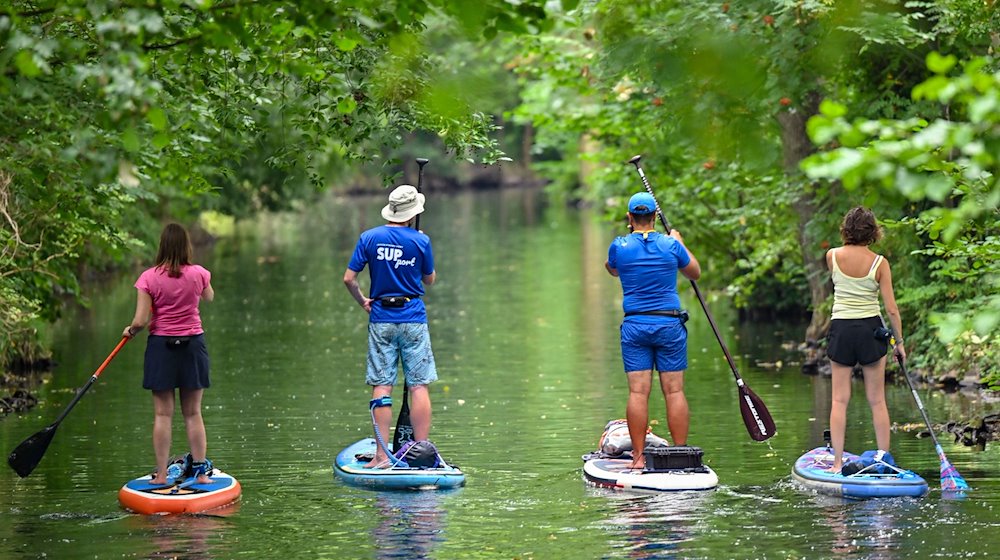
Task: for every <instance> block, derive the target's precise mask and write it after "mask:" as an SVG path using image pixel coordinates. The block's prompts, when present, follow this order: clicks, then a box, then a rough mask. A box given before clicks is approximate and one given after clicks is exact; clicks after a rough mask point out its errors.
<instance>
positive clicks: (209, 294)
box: [201, 282, 215, 301]
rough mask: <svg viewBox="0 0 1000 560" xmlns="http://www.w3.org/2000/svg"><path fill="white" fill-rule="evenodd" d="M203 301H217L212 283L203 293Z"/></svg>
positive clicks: (206, 286) (207, 285) (206, 285)
mask: <svg viewBox="0 0 1000 560" xmlns="http://www.w3.org/2000/svg"><path fill="white" fill-rule="evenodd" d="M201 299H203V300H205V301H212V300H214V299H215V290H214V289H213V288H212V283H211V282H209V283H208V284H205V289H204V290H202V292H201Z"/></svg>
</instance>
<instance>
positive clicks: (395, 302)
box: [379, 296, 420, 307]
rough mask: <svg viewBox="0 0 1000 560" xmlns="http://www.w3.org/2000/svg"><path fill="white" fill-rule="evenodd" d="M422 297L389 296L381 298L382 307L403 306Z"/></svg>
mask: <svg viewBox="0 0 1000 560" xmlns="http://www.w3.org/2000/svg"><path fill="white" fill-rule="evenodd" d="M415 299H420V296H387V297H384V298H379V301H380V302H382V307H403V306H404V305H406V304H407V303H410V301H411V300H415Z"/></svg>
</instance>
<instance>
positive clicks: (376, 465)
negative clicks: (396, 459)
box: [362, 455, 392, 469]
mask: <svg viewBox="0 0 1000 560" xmlns="http://www.w3.org/2000/svg"><path fill="white" fill-rule="evenodd" d="M391 466H392V465H390V464H389V459H387V458H386V457H385V456H381V457H379V456H378V455H376V456H375V458H374V459H372V460H371V461H369V462H367V463H365V464H364V465H362V468H365V469H387V468H389V467H391Z"/></svg>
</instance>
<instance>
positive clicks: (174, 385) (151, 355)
mask: <svg viewBox="0 0 1000 560" xmlns="http://www.w3.org/2000/svg"><path fill="white" fill-rule="evenodd" d="M209 385H210V382H209V379H208V348H206V347H205V335H204V334H198V335H193V336H185V337H176V336H160V335H152V334H151V335H149V338H147V339H146V358H145V361H144V363H143V368H142V388H143V389H149V390H151V391H172V390H174V389H207V388H208V387H209Z"/></svg>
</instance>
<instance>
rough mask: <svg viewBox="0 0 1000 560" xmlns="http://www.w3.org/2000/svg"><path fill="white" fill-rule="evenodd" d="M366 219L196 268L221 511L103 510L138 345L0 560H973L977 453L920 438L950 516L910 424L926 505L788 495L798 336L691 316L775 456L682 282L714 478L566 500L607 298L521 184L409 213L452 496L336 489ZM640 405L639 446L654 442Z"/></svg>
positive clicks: (17, 493)
mask: <svg viewBox="0 0 1000 560" xmlns="http://www.w3.org/2000/svg"><path fill="white" fill-rule="evenodd" d="M381 204H382V199H381V198H378V199H376V198H370V199H368V198H362V199H357V198H352V199H337V198H334V197H330V198H329V199H327V200H326V201H324V202H323V203H320V204H316V205H313V206H311V207H310V208H308V209H305V210H303V211H302V212H300V213H296V214H286V215H278V216H273V215H272V216H266V217H263V218H261V219H259V220H256V221H254V222H252V223H247V224H241V225H239V226H238V227H237V228H236V231H235V232H234V234H233V235H232V236H228V237H226V238H224V239H222V240H220V242H219V243H217V244H216V245H215V247H214V248H213V249H212V250H211V252H210V253H209V254H206V255H204V256H202V257H201V258H200V262H202V263H203V264H205V265H206V266H207V267H208V268H209V269H210V270H211V271H212V272H213V285H214V287H215V289H216V293H217V296H216V301H215V302H212V303H210V304H205V305H203V307H202V309H203V317H204V323H205V328H206V331H207V340H208V344H209V351H210V354H211V357H212V381H213V386H212V388H211V389H210V390H208V391H207V392H206V394H205V401H204V404H205V408H204V415H205V422H206V426H207V428H208V435H209V457H210V458H212V459H213V461H214V462H215V463H216V465H217V466H218V467H220V468H222V469H223V470H225V471H226V472H228V473H230V474H232V475H234V476H236V477H237V478H238V479H239V480H240V481H241V483H242V485H243V499H242V501H241V502H240V503H239V504H238V505H237V506H236V507H233V508H229V509H228V510H225V511H222V512H218V514H215V515H200V516H176V517H169V516H164V517H158V516H153V517H146V516H139V515H132V514H128V513H125V512H124V511H122V510H121V509H120V508H119V506H118V503H117V498H116V494H117V490H118V488H119V487H120V486H121V485H122V484H123V483H124V482H125V481H126V480H127V479H130V478H133V477H135V476H139V475H141V474H144V473H145V472H148V471H149V470H150V469H151V467H152V464H153V457H152V449H151V443H150V429H151V423H152V406H151V398H150V396H149V394H148V392H146V391H144V390H143V389H142V388H141V370H142V348H143V346H142V345H143V342H142V341H141V340H137V341H135V342H132V343H129V344H127V345H126V346H125V348H124V349H123V350H122V352H121V353H120V354H119V355H118V357H117V358H115V360H114V361H113V362H112V364H111V365H110V366H109V367H108V369H107V370H106V371H105V372H104V374H103V375H102V376H101V378H100V380H99V382H98V383H97V384H95V386H94V387H93V388H92V389H91V390H90V392H89V393H88V394H87V395H86V396H85V397H84V398H83V400H82V401H81V402H80V404H79V405H78V406H77V407H76V408H75V409H74V410H73V412H72V413H71V414H70V416H69V417H67V419H66V420H65V421H64V422H63V423H62V424H61V426H60V428H59V431H58V433H57V435H56V437H55V439H54V440H53V442H52V445H51V446H50V447H49V450H48V452H47V453H46V455H45V458H44V460H43V461H42V462H41V464H40V465H39V466H38V468H37V469H36V470H35V472H34V473H33V474H32V475H31V476H29V477H27V478H25V479H19V478H18V477H17V476H16V475H15V474H14V473H13V471H11V470H9V469H7V468H3V469H0V500H2V502H0V558H4V559H22V558H277V557H286V558H331V559H332V558H337V559H340V558H442V559H450V558H460V559H463V558H537V559H562V558H567V559H569V558H572V559H579V558H643V559H645V558H986V557H995V554H996V547H997V546H998V545H1000V517H998V513H1000V480H998V478H997V475H996V466H997V463H998V461H997V459H998V457H1000V452H998V450H997V448H996V447H995V446H994V447H990V448H988V449H987V450H985V451H977V450H972V449H968V448H963V447H961V446H957V445H954V444H952V443H951V441H950V439H949V438H945V441H944V447H945V452H946V453H947V455H948V457H949V459H951V461H952V462H953V463H954V464H955V465H956V467H957V468H958V470H959V472H961V473H962V474H963V475H964V476H965V477H966V479H967V480H969V482H970V483H971V484H972V485H973V486H974V487H975V490H974V491H973V492H972V493H970V494H969V495H968V496H967V497H965V498H964V499H953V498H952V497H949V496H945V495H943V494H942V493H941V492H940V490H939V487H938V484H937V483H938V464H937V459H936V455H935V453H934V450H933V446H932V444H931V442H930V440H928V439H919V438H917V437H916V435H915V434H916V432H915V431H913V430H909V431H908V430H899V431H897V432H895V433H894V435H893V453H894V455H895V456H896V458H897V460H898V461H899V462H900V463H901V464H903V465H904V466H906V467H908V468H911V469H913V470H915V471H917V472H919V473H920V474H922V475H924V477H925V478H927V479H928V481H929V482H930V483H931V486H932V492H931V493H930V495H928V496H926V497H924V498H921V499H879V500H869V501H863V502H847V501H841V500H839V499H832V498H827V497H820V496H816V495H813V494H811V493H809V492H807V491H803V490H802V489H801V488H799V487H797V486H796V484H795V483H794V482H792V480H791V477H790V470H791V466H792V463H793V462H794V460H795V459H796V458H797V457H798V456H799V455H800V454H801V453H802V452H804V451H806V450H808V449H810V448H812V447H815V446H817V445H819V444H821V442H822V432H823V429H824V428H825V427H826V418H827V417H828V414H829V401H830V382H829V379H825V378H822V377H812V376H805V375H802V374H801V373H800V372H799V368H798V366H797V364H796V363H795V359H796V355H795V353H794V352H792V351H790V350H786V349H785V347H787V345H785V346H783V345H782V343H784V342H788V341H794V340H796V339H797V338H798V337H799V336H800V332H801V326H799V325H772V324H766V325H764V324H757V325H749V326H748V325H743V326H741V327H737V326H735V321H734V314H733V313H732V310H731V309H730V307H729V306H728V305H727V302H726V301H725V300H724V299H721V300H719V301H716V302H713V303H712V304H711V305H712V309H713V314H714V315H715V317H716V320H717V321H718V322H719V324H721V325H723V329H724V331H725V336H726V338H727V342H728V344H729V345H730V348H731V349H732V350H733V352H734V354H735V356H736V359H737V362H738V365H739V367H740V369H741V373H742V374H743V376H744V378H745V379H746V381H747V383H748V384H749V386H750V387H752V388H753V389H754V391H755V392H756V393H757V394H758V395H760V396H761V398H762V399H763V400H764V401H765V402H766V403H767V405H768V408H769V409H770V411H771V413H772V414H773V416H774V418H775V421H776V423H777V425H778V434H777V435H776V436H775V437H774V438H772V439H771V440H769V441H768V442H766V443H756V442H753V441H751V440H750V439H749V437H748V435H747V432H746V430H745V428H744V426H743V423H742V420H741V418H740V414H739V408H738V404H737V400H736V388H735V383H734V381H733V377H732V374H731V372H730V371H729V368H728V366H727V365H726V362H725V360H724V358H723V356H722V353H721V352H720V350H719V347H718V344H717V343H716V341H715V339H714V337H713V336H712V333H711V330H710V329H709V327H708V324H707V321H706V320H705V318H704V316H703V314H702V313H701V311H700V308H699V307H698V305H697V302H696V301H695V300H693V299H692V297H693V296H692V294H691V290H690V287H689V286H686V285H685V286H684V287H683V288H682V296H683V297H685V298H686V304H687V307H688V308H689V309H690V310H691V311H692V317H693V318H692V320H691V321H690V322H689V323H688V326H689V330H690V333H691V340H690V369H689V370H688V374H687V384H686V386H687V395H688V399H689V401H690V406H691V414H692V428H691V437H690V443H691V444H692V445H698V446H700V447H702V448H703V449H704V451H705V459H706V462H707V463H709V464H710V465H711V466H712V467H713V468H714V469H715V470H716V471H717V472H718V474H719V478H720V485H719V487H718V488H717V489H716V490H714V491H710V492H705V493H693V494H692V493H681V494H667V495H635V494H628V493H616V492H613V491H605V490H598V489H594V488H591V487H588V486H587V484H585V482H584V481H583V480H582V477H581V466H582V461H581V459H580V456H581V455H582V454H584V453H586V452H589V451H592V450H593V449H594V447H595V446H596V441H597V439H598V437H599V436H600V434H601V431H602V429H603V427H604V425H605V423H606V422H607V421H608V420H610V419H614V418H619V417H622V416H623V414H624V406H625V397H626V384H625V379H624V375H623V373H622V371H621V361H620V353H619V350H618V335H617V332H618V331H617V326H618V324H619V322H620V318H621V313H620V305H621V295H620V289H619V287H618V284H617V280H615V279H613V278H611V277H610V276H608V275H607V273H606V272H605V271H604V267H603V262H604V260H605V257H606V250H607V245H608V243H609V241H610V239H611V238H612V237H613V236H614V235H615V234H616V233H615V230H614V229H613V227H612V226H610V225H608V224H606V223H602V222H601V221H600V220H599V219H598V218H597V217H596V216H594V215H592V214H590V213H588V212H586V211H578V210H575V209H570V208H566V207H563V206H562V205H550V204H546V203H545V199H544V197H542V196H541V195H540V194H539V193H538V192H535V191H530V190H504V191H493V192H485V193H478V194H472V193H459V194H454V195H432V196H431V197H430V199H429V201H428V210H427V212H426V213H425V215H424V216H423V219H422V224H421V225H422V227H423V229H424V230H425V231H427V232H428V233H429V234H430V235H431V237H432V240H433V243H434V249H435V256H436V261H437V268H438V275H439V282H438V284H436V285H435V286H433V287H432V288H431V290H430V292H429V294H428V296H427V298H426V301H427V305H428V309H429V316H430V320H431V325H430V328H431V336H432V340H433V345H434V350H435V356H436V360H437V364H438V371H439V375H440V378H441V380H440V381H439V382H438V383H436V384H434V385H432V390H431V397H432V400H433V403H434V426H433V430H432V434H431V436H432V437H431V439H432V440H434V441H435V443H436V444H437V445H438V447H439V449H440V450H441V452H442V454H443V455H444V456H445V458H446V459H448V460H449V461H451V462H454V463H456V464H458V465H459V466H461V467H462V468H463V470H464V471H465V472H466V474H467V477H468V484H467V486H466V487H464V488H461V489H458V490H455V491H449V492H417V493H410V492H406V493H388V492H374V491H369V490H364V489H356V488H351V487H347V486H344V485H343V484H342V483H341V482H340V481H338V480H336V479H334V478H333V474H332V469H331V464H332V461H333V459H334V457H335V456H336V454H337V452H338V451H339V450H340V449H342V448H343V447H345V446H346V445H348V444H350V443H352V442H354V441H356V440H358V439H360V438H362V437H366V436H368V435H369V434H370V431H371V424H370V418H369V416H368V408H367V404H368V399H369V396H370V393H369V390H368V388H367V387H366V386H365V385H364V360H365V340H366V316H365V315H364V312H363V311H362V310H361V309H360V308H359V307H358V306H357V305H356V304H355V303H354V301H353V300H352V299H351V298H350V296H349V295H348V294H347V292H346V290H344V288H343V286H342V283H341V278H342V275H343V272H344V269H345V267H346V264H347V261H348V258H349V255H350V252H351V251H352V249H353V247H354V243H355V240H356V238H357V234H358V233H359V232H360V231H361V230H363V229H365V228H367V227H371V226H374V225H377V224H379V223H380V218H379V213H378V210H379V208H380V207H381ZM693 249H694V250H695V251H696V252H697V247H694V248H693ZM705 274H706V275H710V274H712V271H711V270H708V271H705ZM363 277H364V278H365V279H367V273H365V274H364V276H363ZM133 281H134V278H132V277H131V276H127V277H123V278H121V279H120V280H118V281H116V282H113V283H111V284H110V285H107V286H104V287H102V289H101V290H100V291H99V292H97V293H94V294H93V295H92V301H91V305H90V307H89V308H88V309H81V310H71V311H70V312H68V313H67V314H66V316H65V317H64V318H63V320H62V321H61V322H60V324H59V325H58V326H57V328H56V330H55V332H54V334H53V341H52V342H53V347H54V348H55V352H56V356H55V357H56V359H57V361H58V362H59V364H60V366H59V368H58V371H57V374H56V375H55V376H50V378H49V379H47V383H46V384H45V385H43V387H42V388H40V389H39V395H40V398H41V401H42V402H41V403H40V405H39V406H37V407H36V408H34V409H33V410H32V411H30V412H29V413H26V414H22V415H12V416H9V417H8V418H6V419H3V420H2V421H0V443H2V445H3V449H4V452H5V453H6V452H9V450H11V449H13V448H14V446H16V445H17V443H19V442H20V441H21V440H22V439H24V438H25V437H27V436H28V435H30V434H32V433H34V432H35V431H37V430H39V429H41V428H42V427H44V426H46V425H47V424H49V423H51V422H52V421H53V420H54V419H55V417H56V416H57V415H58V413H59V412H60V411H61V410H62V409H63V408H64V407H65V406H66V405H67V404H68V402H69V400H70V399H71V398H72V396H73V392H74V391H75V390H76V389H77V388H78V387H80V386H82V385H83V384H84V383H85V382H86V380H87V378H88V377H89V376H90V375H91V373H93V371H94V369H96V366H97V365H99V364H100V363H101V361H103V359H104V357H105V356H106V355H107V354H108V352H110V350H111V349H112V348H113V347H114V345H115V344H116V343H117V341H118V336H119V333H120V332H121V330H122V328H123V327H124V325H125V324H126V322H127V321H128V320H129V319H130V318H131V315H132V311H133V308H134V305H135V303H134V301H135V291H134V289H133V288H132V282H133ZM730 325H732V326H730ZM141 338H142V337H141V336H140V339H141ZM779 362H780V363H779ZM758 364H776V365H768V366H767V367H766V368H765V367H762V366H760V365H758ZM854 391H855V398H854V399H853V400H852V402H851V405H850V410H849V420H848V421H849V426H848V442H847V443H848V449H850V450H853V451H855V452H860V451H861V450H863V449H868V448H871V447H873V445H874V443H873V434H872V430H871V423H870V419H869V418H870V416H869V414H868V409H867V405H866V403H865V400H864V396H863V394H864V393H863V387H862V385H861V384H860V382H859V383H856V384H855V386H854ZM656 393H657V391H656V390H654V396H653V398H652V400H651V411H652V415H653V418H654V422H657V421H658V422H659V423H658V424H656V425H654V430H655V431H656V432H657V433H660V434H661V435H664V436H666V435H667V431H666V429H665V425H664V417H665V414H664V411H663V401H662V396H659V395H657V394H656ZM397 396H399V395H397ZM922 397H923V399H924V402H925V403H926V404H927V407H928V409H929V412H930V414H931V417H932V418H934V419H945V418H954V419H967V418H969V417H971V416H973V415H975V414H978V413H983V412H985V411H988V410H989V408H990V406H991V405H986V404H983V403H980V402H977V401H972V400H968V399H967V398H966V397H964V396H962V395H958V394H954V395H944V394H941V393H938V392H927V391H922ZM888 400H889V407H890V414H891V417H892V419H893V421H894V422H896V423H898V424H900V425H907V424H911V425H915V424H919V423H920V422H921V419H920V415H919V412H918V410H917V409H916V407H915V406H914V404H913V400H912V398H911V396H910V393H909V391H908V390H907V389H906V387H905V384H903V385H893V386H891V387H890V390H889V394H888ZM993 407H994V408H995V405H993ZM182 424H183V423H182V422H181V421H180V417H179V411H178V413H177V416H176V417H175V431H174V443H175V451H176V452H177V453H180V452H183V451H184V450H185V449H184V447H185V441H186V440H185V437H184V434H183V428H182ZM991 550H993V552H992V553H991V552H990V551H991Z"/></svg>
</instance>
